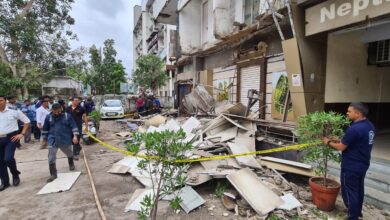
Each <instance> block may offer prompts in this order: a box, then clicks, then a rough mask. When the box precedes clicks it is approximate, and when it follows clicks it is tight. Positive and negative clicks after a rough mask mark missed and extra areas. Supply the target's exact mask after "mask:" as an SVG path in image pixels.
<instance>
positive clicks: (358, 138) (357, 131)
mask: <svg viewBox="0 0 390 220" xmlns="http://www.w3.org/2000/svg"><path fill="white" fill-rule="evenodd" d="M367 114H368V108H367V106H366V105H364V104H362V103H351V104H350V105H349V107H348V112H347V116H348V118H349V119H350V120H352V123H351V125H350V126H349V128H348V129H347V130H346V132H345V135H344V137H343V138H342V139H341V141H340V140H333V139H329V138H327V137H324V138H323V139H322V141H323V142H324V143H325V144H328V145H329V146H331V147H333V148H335V149H337V150H340V151H342V160H341V174H340V182H341V194H342V197H343V200H344V204H345V206H346V207H347V208H348V219H350V220H355V219H362V218H363V214H362V206H363V198H364V178H365V176H366V172H367V169H368V167H369V166H370V159H371V149H372V145H373V143H374V136H375V129H374V126H373V125H372V123H371V122H370V121H369V120H368V119H367V118H366V116H367Z"/></svg>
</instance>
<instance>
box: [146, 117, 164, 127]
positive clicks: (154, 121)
mask: <svg viewBox="0 0 390 220" xmlns="http://www.w3.org/2000/svg"><path fill="white" fill-rule="evenodd" d="M166 120H167V118H166V117H164V116H162V115H156V116H153V117H152V118H150V119H148V120H146V121H145V125H146V126H155V127H158V126H160V125H161V124H164V123H165V121H166Z"/></svg>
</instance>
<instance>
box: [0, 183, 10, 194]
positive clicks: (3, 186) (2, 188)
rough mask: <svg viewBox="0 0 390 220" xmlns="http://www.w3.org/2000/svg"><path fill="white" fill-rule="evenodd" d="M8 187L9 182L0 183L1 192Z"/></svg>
mask: <svg viewBox="0 0 390 220" xmlns="http://www.w3.org/2000/svg"><path fill="white" fill-rule="evenodd" d="M8 187H9V184H7V185H4V184H1V185H0V192H1V191H3V190H5V189H7V188H8Z"/></svg>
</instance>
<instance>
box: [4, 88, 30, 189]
mask: <svg viewBox="0 0 390 220" xmlns="http://www.w3.org/2000/svg"><path fill="white" fill-rule="evenodd" d="M18 120H20V121H22V122H23V129H22V131H21V132H20V133H19V127H18ZM29 125H30V120H29V119H28V118H27V116H25V115H24V114H23V113H22V112H21V111H20V110H13V109H9V108H7V107H6V98H5V96H3V95H0V178H1V185H0V191H3V190H5V189H6V188H7V187H9V185H10V184H9V176H8V170H7V167H9V169H10V171H11V174H12V177H13V178H12V181H13V185H14V186H17V185H19V183H20V178H19V174H20V172H19V171H18V169H17V167H16V160H15V158H14V156H15V149H16V147H17V146H18V145H19V141H20V139H21V138H22V137H23V136H24V135H25V134H26V132H27V129H28V127H29Z"/></svg>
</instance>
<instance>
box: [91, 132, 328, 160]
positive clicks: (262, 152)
mask: <svg viewBox="0 0 390 220" xmlns="http://www.w3.org/2000/svg"><path fill="white" fill-rule="evenodd" d="M86 134H87V135H88V136H89V137H90V138H92V139H93V140H95V141H96V142H97V143H99V144H100V145H102V146H104V147H106V148H108V149H110V150H113V151H116V152H118V153H122V154H124V155H127V156H134V157H139V158H142V159H146V160H156V159H157V158H158V157H157V156H148V155H143V154H135V153H133V152H129V151H126V150H122V149H120V148H118V147H115V146H112V145H110V144H108V143H106V142H104V141H102V140H99V139H98V138H96V137H95V136H93V135H92V134H91V133H89V132H88V131H86ZM320 143H322V142H314V143H309V144H295V145H289V146H282V147H277V148H273V149H266V150H259V151H252V152H246V153H240V154H227V155H215V156H211V157H201V158H196V159H182V160H173V161H171V162H173V163H194V162H201V161H210V160H221V159H226V158H233V157H242V156H249V155H260V154H269V153H276V152H282V151H288V150H299V149H302V148H306V147H312V146H315V145H318V144H320Z"/></svg>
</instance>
